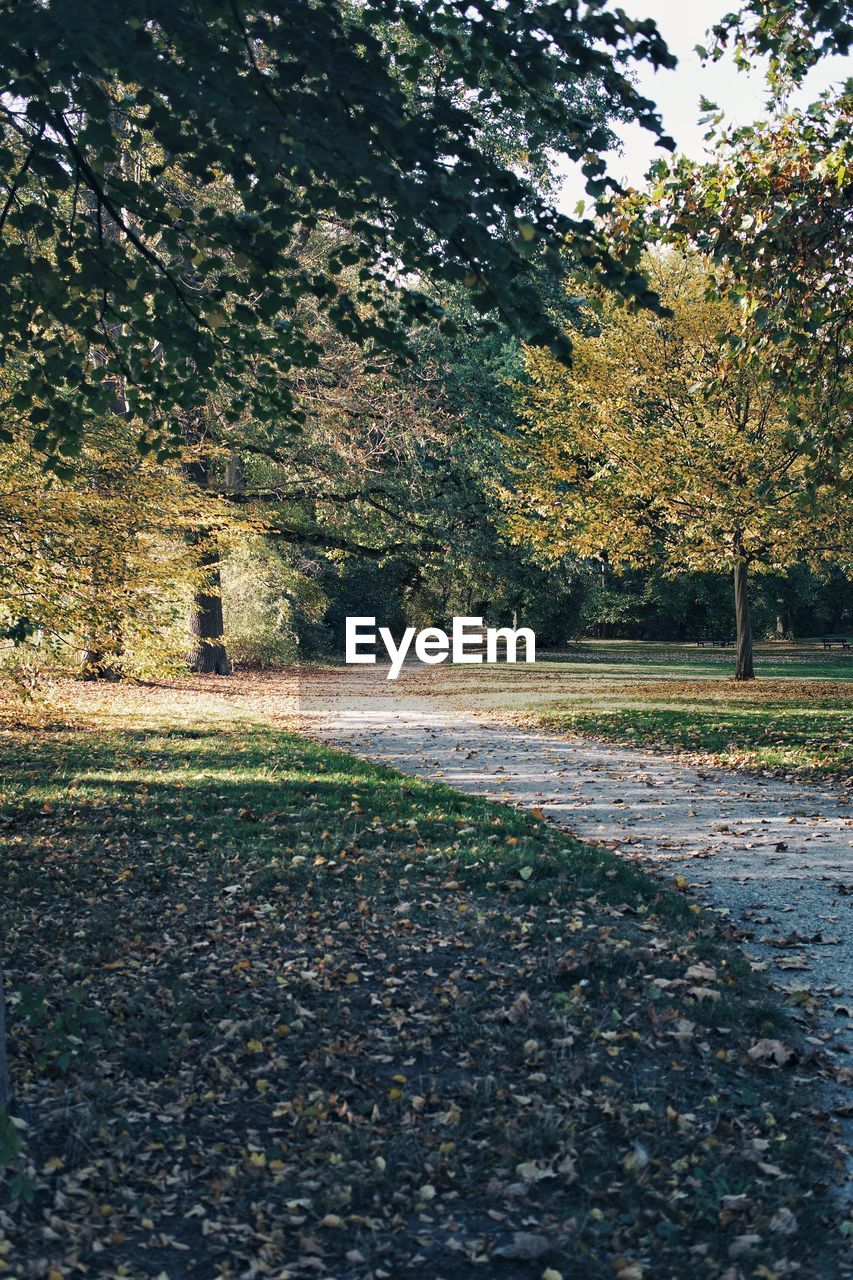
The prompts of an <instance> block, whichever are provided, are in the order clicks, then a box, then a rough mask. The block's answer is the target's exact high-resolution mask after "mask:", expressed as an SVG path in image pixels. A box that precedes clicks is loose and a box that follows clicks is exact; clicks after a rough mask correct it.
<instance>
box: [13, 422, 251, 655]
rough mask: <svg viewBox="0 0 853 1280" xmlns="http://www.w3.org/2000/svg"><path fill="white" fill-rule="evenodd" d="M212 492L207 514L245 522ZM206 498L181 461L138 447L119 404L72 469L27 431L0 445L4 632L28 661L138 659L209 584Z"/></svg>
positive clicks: (220, 520)
mask: <svg viewBox="0 0 853 1280" xmlns="http://www.w3.org/2000/svg"><path fill="white" fill-rule="evenodd" d="M7 423H8V419H7ZM205 503H206V506H205V510H204V512H203V519H204V521H205V522H206V523H207V524H211V523H213V524H215V525H216V526H217V527H218V528H220V529H221V528H224V527H226V526H229V525H230V526H231V527H234V526H235V525H237V524H238V522H239V517H238V513H232V512H230V511H229V510H228V508H226V507H225V506H224V505H223V504H222V503H220V502H219V501H218V499H217V498H216V497H215V496H213V495H209V496H207V498H206V499H205ZM199 505H200V502H199V497H198V495H197V493H196V492H195V490H194V489H193V488H192V487H191V486H190V485H188V484H187V482H186V480H185V479H184V478H183V476H182V475H181V471H180V468H179V467H178V465H177V464H176V463H174V462H172V463H158V462H156V460H155V459H154V458H153V457H151V456H147V457H145V458H140V457H139V454H138V452H137V450H136V447H135V443H134V440H133V438H132V428H131V427H130V424H128V423H127V422H126V421H125V420H124V419H123V418H121V417H119V416H117V415H113V416H111V417H109V418H107V419H105V420H103V421H102V422H100V423H99V424H98V426H97V428H95V427H93V428H92V429H91V430H90V432H89V433H88V435H87V438H86V442H85V445H84V447H83V449H82V451H81V454H80V456H79V458H78V459H77V466H76V470H75V474H74V477H73V478H72V479H70V480H60V479H58V478H57V477H56V476H54V475H51V474H49V473H45V472H44V470H43V469H42V467H41V466H40V465H39V463H38V460H37V459H36V458H35V456H34V455H33V453H32V451H31V449H30V448H29V444H28V441H27V439H26V432H25V429H24V428H20V429H19V430H18V431H16V432H15V434H14V437H13V441H12V443H11V444H9V445H6V446H5V448H3V449H2V450H0V546H2V555H0V636H2V637H3V638H5V639H6V640H7V641H17V642H18V649H17V654H16V657H17V659H18V661H19V662H22V663H26V662H28V661H29V660H30V659H31V657H33V656H35V655H37V654H41V655H42V659H41V660H42V664H43V665H44V664H45V663H46V661H47V660H48V658H50V659H52V660H55V659H56V657H57V656H58V655H60V654H62V653H63V652H65V653H68V652H69V651H70V652H72V653H75V654H78V655H79V653H80V652H81V651H86V652H88V655H89V658H88V669H89V670H92V669H96V668H97V667H100V666H101V664H109V666H110V667H111V668H114V669H116V670H117V671H124V670H127V669H130V670H131V671H133V670H134V669H136V670H137V671H139V670H140V668H139V665H138V659H139V654H140V651H141V650H142V651H146V652H148V653H150V652H151V650H152V648H153V647H154V646H155V644H156V645H157V646H158V647H160V648H161V649H162V639H161V636H162V633H163V632H164V631H167V630H168V629H169V628H170V626H172V625H173V623H174V622H175V620H176V618H177V617H178V616H179V615H180V614H181V613H182V612H183V611H184V610H185V607H186V601H187V599H188V598H189V597H191V595H192V592H193V591H194V589H195V588H196V587H197V586H198V587H201V586H202V585H203V584H204V580H205V577H204V569H203V568H200V566H199V564H198V557H197V555H196V553H195V549H194V548H193V547H192V546H191V545H189V541H188V540H189V538H190V537H191V535H192V533H193V531H194V530H195V528H196V526H197V524H198V522H199V519H200V514H199ZM155 665H156V664H155ZM93 673H94V671H93Z"/></svg>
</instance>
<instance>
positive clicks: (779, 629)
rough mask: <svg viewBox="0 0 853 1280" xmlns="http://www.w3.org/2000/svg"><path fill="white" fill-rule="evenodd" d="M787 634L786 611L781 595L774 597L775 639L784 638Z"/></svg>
mask: <svg viewBox="0 0 853 1280" xmlns="http://www.w3.org/2000/svg"><path fill="white" fill-rule="evenodd" d="M787 634H788V611H787V609H786V608H785V600H784V598H783V597H782V596H777V597H776V639H777V640H784V639H785V636H786V635H787Z"/></svg>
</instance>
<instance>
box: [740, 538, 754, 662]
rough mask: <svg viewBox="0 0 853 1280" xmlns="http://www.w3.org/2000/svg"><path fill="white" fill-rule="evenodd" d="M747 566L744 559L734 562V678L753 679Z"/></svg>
mask: <svg viewBox="0 0 853 1280" xmlns="http://www.w3.org/2000/svg"><path fill="white" fill-rule="evenodd" d="M747 573H748V566H747V563H746V561H745V560H738V561H737V562H736V564H735V620H736V623H737V661H736V665H735V680H754V679H755V668H754V666H753V665H752V622H751V621H750V617H749V588H748V585H747Z"/></svg>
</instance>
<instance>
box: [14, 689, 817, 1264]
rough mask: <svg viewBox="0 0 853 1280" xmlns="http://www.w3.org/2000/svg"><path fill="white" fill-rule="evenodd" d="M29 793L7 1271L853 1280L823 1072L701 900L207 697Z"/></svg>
mask: <svg viewBox="0 0 853 1280" xmlns="http://www.w3.org/2000/svg"><path fill="white" fill-rule="evenodd" d="M0 774H2V776H3V778H4V779H5V782H4V784H3V794H2V797H0V799H2V811H1V812H2V821H0V856H2V866H3V871H4V876H3V881H2V902H0V905H1V906H2V918H3V920H4V924H5V927H6V931H7V937H6V943H5V953H6V966H7V985H8V988H9V993H10V996H11V999H10V1005H11V1024H12V1025H11V1034H12V1049H13V1060H12V1069H13V1073H14V1077H15V1081H16V1086H17V1095H18V1102H17V1112H18V1115H19V1117H20V1119H21V1120H22V1121H23V1122H24V1124H25V1125H26V1127H25V1128H23V1129H22V1130H20V1133H21V1135H22V1138H23V1146H22V1149H21V1151H20V1152H19V1153H18V1155H17V1156H16V1157H15V1158H14V1160H13V1161H12V1163H11V1164H10V1165H9V1166H8V1167H7V1170H6V1175H7V1176H6V1183H7V1193H8V1191H9V1189H10V1187H11V1189H12V1190H13V1191H14V1192H15V1193H16V1196H17V1198H15V1199H14V1200H12V1201H8V1200H7V1203H6V1205H5V1207H3V1206H0V1263H2V1264H3V1265H4V1266H5V1271H6V1274H10V1275H12V1276H15V1277H16V1278H17V1277H18V1276H20V1277H27V1280H29V1277H42V1276H44V1277H50V1280H55V1277H57V1276H64V1275H66V1274H81V1273H82V1274H85V1275H86V1276H87V1277H93V1278H97V1277H103V1278H106V1277H110V1278H111V1280H114V1278H115V1277H119V1276H125V1275H126V1276H130V1277H133V1278H134V1280H136V1278H137V1277H139V1278H140V1280H142V1278H145V1280H147V1278H148V1277H151V1278H152V1280H154V1277H159V1276H162V1275H164V1274H165V1275H167V1276H168V1277H169V1280H180V1277H183V1276H199V1277H203V1278H204V1280H210V1278H211V1277H226V1276H242V1275H248V1274H250V1273H251V1274H270V1275H275V1276H277V1277H280V1278H281V1280H284V1278H285V1277H289V1276H293V1277H299V1276H303V1275H305V1276H309V1275H310V1276H314V1277H320V1278H321V1280H322V1278H323V1277H332V1278H333V1280H349V1278H350V1277H352V1278H353V1280H356V1278H358V1280H367V1278H368V1277H376V1278H377V1280H380V1278H381V1277H389V1276H395V1277H396V1276H398V1275H405V1276H412V1277H415V1278H416V1280H439V1278H441V1277H443V1278H444V1280H456V1278H457V1277H463V1276H468V1275H472V1276H473V1275H483V1274H487V1275H489V1276H490V1277H491V1276H494V1277H498V1278H499V1280H500V1278H501V1277H530V1280H540V1277H542V1276H543V1274H549V1275H550V1276H551V1277H553V1275H554V1274H557V1275H562V1276H563V1277H565V1278H568V1277H569V1276H574V1275H576V1274H577V1273H578V1271H577V1268H578V1266H580V1267H581V1268H582V1272H583V1275H584V1276H585V1277H589V1278H590V1280H604V1278H605V1277H608V1278H610V1277H614V1276H619V1277H621V1278H622V1280H636V1277H641V1276H642V1277H647V1278H649V1280H654V1278H655V1277H660V1278H661V1280H664V1277H666V1278H667V1280H668V1278H669V1277H672V1276H679V1277H680V1276H685V1275H691V1276H696V1277H706V1276H707V1277H716V1276H722V1275H723V1274H725V1273H727V1272H729V1269H730V1268H731V1267H732V1265H733V1260H736V1261H737V1266H738V1267H739V1268H741V1271H742V1274H744V1275H750V1276H752V1275H755V1276H758V1275H765V1276H766V1275H768V1274H772V1275H780V1276H782V1275H789V1274H792V1269H793V1268H797V1267H799V1268H800V1269H799V1270H797V1275H798V1276H800V1277H804V1278H805V1277H810V1276H813V1277H817V1276H821V1275H827V1274H830V1273H831V1272H832V1261H831V1258H830V1255H831V1254H832V1251H833V1243H832V1242H833V1240H834V1239H835V1238H837V1229H838V1224H837V1221H836V1218H837V1213H836V1210H835V1206H834V1205H833V1204H832V1203H831V1202H829V1201H828V1200H827V1197H826V1195H825V1189H824V1183H825V1179H826V1178H827V1176H828V1166H827V1158H826V1155H825V1151H826V1143H827V1138H826V1134H825V1132H824V1131H823V1130H822V1129H821V1122H820V1121H819V1119H817V1118H816V1116H817V1112H816V1110H815V1100H814V1098H812V1097H811V1096H810V1094H809V1090H808V1087H807V1084H806V1079H805V1077H804V1076H803V1075H801V1074H800V1071H802V1070H805V1072H806V1074H808V1072H809V1067H808V1064H807V1060H806V1058H805V1057H804V1055H805V1054H807V1053H808V1052H809V1050H808V1048H807V1046H806V1045H805V1044H804V1043H801V1042H798V1041H797V1040H796V1037H795V1035H794V1032H793V1029H792V1026H791V1024H790V1023H789V1022H788V1019H787V1016H786V1015H785V1014H784V1013H782V1012H780V1010H779V1009H778V1008H777V1007H776V1005H775V1004H774V1002H773V1000H772V998H771V997H770V995H769V993H768V991H767V990H766V988H764V987H763V986H762V981H763V980H762V978H761V977H760V975H756V974H753V973H751V972H750V971H749V969H748V967H747V966H746V965H745V963H744V962H743V960H742V959H741V957H740V955H739V953H738V951H737V950H736V948H735V947H734V946H733V944H732V941H731V939H730V938H729V937H728V936H727V935H726V934H725V933H724V932H723V930H722V928H721V926H720V925H718V924H717V922H716V921H715V919H714V918H713V917H710V916H708V915H706V914H705V913H703V912H701V911H700V910H699V909H698V908H697V907H696V905H695V904H694V903H692V902H691V901H690V899H689V898H688V897H686V895H685V894H684V893H683V892H682V891H681V890H680V889H679V888H678V886H677V885H676V884H674V883H670V884H664V883H663V882H662V881H658V880H653V879H651V878H649V877H647V876H646V875H644V874H642V873H641V872H640V871H639V870H638V869H636V868H635V867H634V866H633V865H632V864H630V863H626V862H625V861H621V860H618V859H617V858H615V857H613V856H612V855H611V854H609V853H608V852H607V851H606V850H602V849H598V848H591V847H588V846H583V845H580V844H578V843H577V842H576V841H574V840H572V839H571V838H570V837H568V836H567V835H565V834H562V833H560V832H558V831H557V830H555V829H554V828H552V827H550V826H549V825H547V824H545V823H543V822H540V821H538V820H537V818H536V817H535V815H530V814H525V813H522V812H519V811H516V810H513V809H509V808H506V807H504V806H500V805H496V804H492V803H489V802H487V801H484V800H480V799H478V798H474V797H465V796H462V795H460V794H458V793H456V792H453V791H451V790H450V789H448V788H446V787H443V786H439V785H433V784H430V783H426V782H421V781H418V780H414V779H411V778H407V777H403V776H401V775H399V774H397V773H394V772H393V771H390V770H386V769H382V768H377V767H373V766H370V765H368V764H364V763H360V762H358V761H356V760H354V759H353V758H351V757H349V756H346V755H344V754H342V753H339V752H334V751H330V750H328V749H326V748H324V747H322V746H320V745H318V744H314V743H312V742H309V741H308V740H306V739H304V738H301V737H298V736H296V735H294V734H291V733H287V732H284V731H281V730H278V729H275V728H273V727H271V726H270V725H269V724H266V723H263V722H261V721H259V720H257V719H253V718H252V717H251V716H248V715H246V714H243V713H240V712H239V711H236V710H234V709H233V708H232V707H229V706H228V705H227V704H226V703H224V702H222V701H221V700H218V699H216V698H212V697H206V696H204V695H199V694H193V693H184V694H179V693H171V694H166V695H162V696H158V695H154V694H150V693H147V692H144V691H139V692H133V691H109V692H106V693H103V692H100V691H99V692H97V693H89V692H86V691H77V692H75V693H74V694H73V695H69V697H68V700H67V702H66V705H65V707H64V709H63V711H62V714H61V715H59V714H57V715H50V714H46V715H43V716H42V718H41V721H40V722H38V723H35V722H33V723H28V722H27V718H26V717H24V718H23V719H22V720H21V721H20V722H14V721H12V720H11V719H10V720H9V721H8V722H7V724H6V728H5V731H4V732H3V734H2V736H0ZM761 1040H765V1041H767V1040H769V1041H770V1042H771V1043H773V1044H776V1043H778V1044H780V1046H781V1045H784V1046H785V1048H784V1051H783V1058H785V1059H787V1060H788V1062H789V1065H787V1066H785V1067H780V1066H777V1065H772V1064H771V1065H767V1063H768V1062H769V1061H770V1060H769V1059H766V1058H764V1057H762V1054H761V1052H759V1053H758V1055H757V1059H756V1055H755V1054H753V1056H752V1057H750V1055H749V1052H748V1051H749V1049H750V1047H752V1046H755V1045H756V1044H757V1043H758V1042H760V1041H761ZM789 1047H790V1055H789V1053H788V1050H789ZM797 1063H799V1066H797V1065H796V1064H797ZM0 1194H2V1193H0ZM792 1220H793V1221H794V1223H795V1225H796V1228H797V1229H796V1230H795V1231H793V1232H792V1231H790V1230H789V1227H790V1224H791V1221H792ZM3 1265H0V1274H3ZM762 1267H764V1268H765V1270H764V1271H762V1270H761V1268H762ZM484 1268H485V1269H484Z"/></svg>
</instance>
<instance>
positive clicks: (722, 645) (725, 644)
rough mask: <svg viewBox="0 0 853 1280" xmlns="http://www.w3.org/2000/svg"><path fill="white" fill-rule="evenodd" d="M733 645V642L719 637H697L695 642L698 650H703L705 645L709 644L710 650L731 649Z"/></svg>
mask: <svg viewBox="0 0 853 1280" xmlns="http://www.w3.org/2000/svg"><path fill="white" fill-rule="evenodd" d="M734 643H735V642H734V640H726V639H723V638H722V637H721V636H699V637H698V639H697V641H696V644H697V646H698V648H700V649H704V648H705V645H706V644H709V645H710V646H711V648H712V649H733V648H734Z"/></svg>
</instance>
